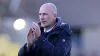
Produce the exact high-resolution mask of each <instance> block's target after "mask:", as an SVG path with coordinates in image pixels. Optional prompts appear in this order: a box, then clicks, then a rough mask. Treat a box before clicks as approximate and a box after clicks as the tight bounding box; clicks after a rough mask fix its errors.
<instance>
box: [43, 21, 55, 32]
mask: <svg viewBox="0 0 100 56" xmlns="http://www.w3.org/2000/svg"><path fill="white" fill-rule="evenodd" d="M55 24H56V22H55V23H53V24H52V25H49V26H47V27H44V30H45V31H47V30H49V29H50V28H52V27H53V26H54V25H55Z"/></svg>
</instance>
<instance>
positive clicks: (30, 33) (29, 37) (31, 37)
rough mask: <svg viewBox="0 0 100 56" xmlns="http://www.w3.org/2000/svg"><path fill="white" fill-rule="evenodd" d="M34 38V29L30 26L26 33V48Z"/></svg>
mask: <svg viewBox="0 0 100 56" xmlns="http://www.w3.org/2000/svg"><path fill="white" fill-rule="evenodd" d="M34 40H35V31H34V29H32V28H30V29H29V32H28V35H27V48H29V47H30V46H31V45H32V42H33V41H34Z"/></svg>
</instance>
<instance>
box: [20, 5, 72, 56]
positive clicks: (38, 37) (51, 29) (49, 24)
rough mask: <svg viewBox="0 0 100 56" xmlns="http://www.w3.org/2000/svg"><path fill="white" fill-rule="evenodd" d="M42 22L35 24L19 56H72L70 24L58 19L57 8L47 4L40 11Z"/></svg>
mask: <svg viewBox="0 0 100 56" xmlns="http://www.w3.org/2000/svg"><path fill="white" fill-rule="evenodd" d="M39 18H40V22H39V23H38V24H37V23H35V22H34V23H33V25H32V27H31V28H30V30H29V33H28V35H27V43H26V44H25V45H24V46H23V47H22V48H21V49H20V51H19V53H18V56H70V51H71V38H70V35H71V30H70V27H69V25H68V24H65V23H62V22H61V19H60V18H57V8H56V6H55V5H54V4H52V3H45V4H43V5H42V6H41V7H40V10H39Z"/></svg>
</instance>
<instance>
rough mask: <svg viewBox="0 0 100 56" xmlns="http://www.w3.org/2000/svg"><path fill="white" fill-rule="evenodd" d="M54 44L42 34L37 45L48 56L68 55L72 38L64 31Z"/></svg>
mask: <svg viewBox="0 0 100 56" xmlns="http://www.w3.org/2000/svg"><path fill="white" fill-rule="evenodd" d="M56 38H58V39H57V41H56V44H55V45H53V44H52V43H50V42H49V41H48V40H47V39H45V37H44V36H40V37H39V39H38V40H37V42H36V45H37V46H38V47H39V48H40V50H42V52H43V53H44V54H45V55H46V56H66V55H67V54H68V53H69V51H70V50H71V38H70V36H68V35H67V34H66V33H65V32H62V33H61V34H60V36H59V37H56Z"/></svg>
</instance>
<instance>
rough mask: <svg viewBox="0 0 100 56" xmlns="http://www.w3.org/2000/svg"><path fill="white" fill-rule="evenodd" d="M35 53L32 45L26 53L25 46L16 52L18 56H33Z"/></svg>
mask: <svg viewBox="0 0 100 56" xmlns="http://www.w3.org/2000/svg"><path fill="white" fill-rule="evenodd" d="M34 52H35V46H34V44H33V45H32V46H31V47H30V49H29V51H27V47H26V44H25V45H24V46H22V47H21V48H20V50H19V52H18V56H30V55H34V56H35V54H34Z"/></svg>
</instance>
